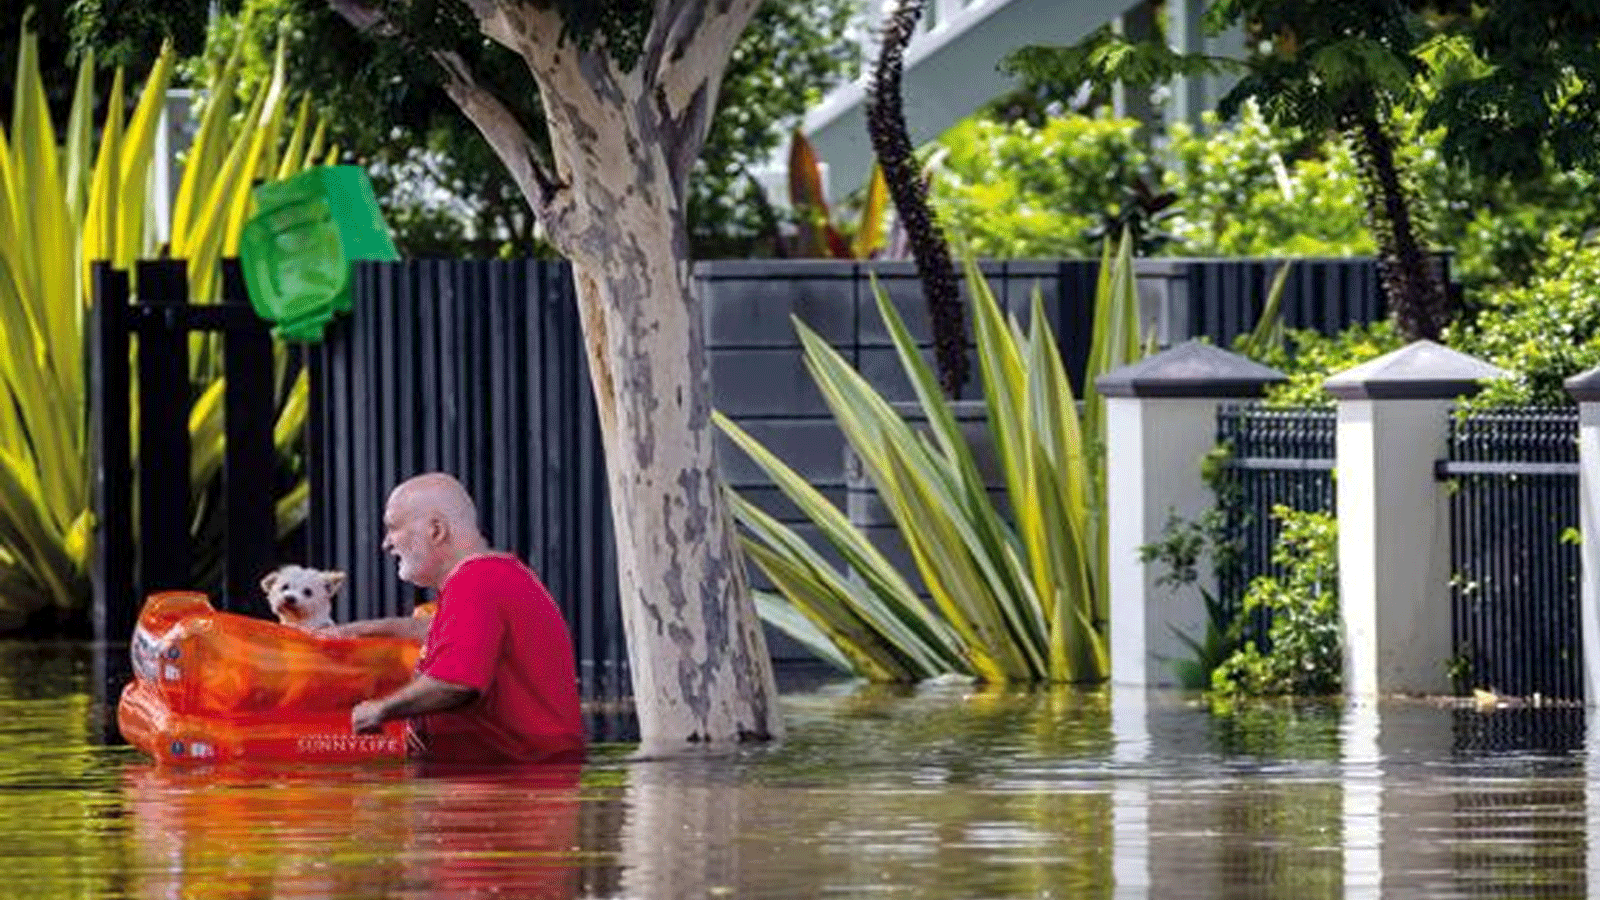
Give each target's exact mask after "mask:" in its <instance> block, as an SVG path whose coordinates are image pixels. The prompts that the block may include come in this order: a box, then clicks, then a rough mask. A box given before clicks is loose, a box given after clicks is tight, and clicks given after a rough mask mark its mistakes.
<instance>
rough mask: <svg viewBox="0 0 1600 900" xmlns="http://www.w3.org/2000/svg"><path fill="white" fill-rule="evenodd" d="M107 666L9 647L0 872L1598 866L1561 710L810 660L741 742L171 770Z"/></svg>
mask: <svg viewBox="0 0 1600 900" xmlns="http://www.w3.org/2000/svg"><path fill="white" fill-rule="evenodd" d="M99 677H100V674H99V673H98V672H97V671H96V668H95V665H94V664H93V660H92V658H91V657H90V656H89V655H88V654H87V653H86V652H85V648H81V647H75V646H70V645H67V646H53V647H41V646H8V645H0V854H3V855H4V856H5V857H6V858H8V859H12V860H20V861H25V863H24V864H19V865H16V866H15V867H14V868H15V869H16V871H14V872H11V873H8V877H5V878H0V896H7V897H8V896H17V897H23V896H26V897H75V898H79V897H81V898H118V900H121V898H183V897H195V898H200V897H205V898H211V897H228V898H232V897H239V898H289V897H294V898H380V897H381V898H389V897H393V898H433V897H440V898H443V897H472V896H488V895H491V894H493V895H495V896H501V897H536V898H545V897H560V898H608V897H627V898H655V897H722V896H726V897H762V898H768V897H779V898H781V897H821V896H839V897H862V896H887V897H918V898H924V897H925V898H934V900H939V898H952V900H953V898H972V897H985V898H988V897H995V898H1003V897H1029V898H1033V897H1050V896H1056V897H1088V898H1118V900H1121V898H1141V900H1142V898H1169V897H1228V898H1233V897H1254V898H1302V897H1341V896H1342V897H1351V898H1355V897H1375V896H1404V897H1427V898H1434V897H1438V898H1455V897H1533V896H1585V895H1587V893H1588V886H1589V883H1590V877H1589V870H1590V869H1591V868H1593V867H1596V866H1597V865H1600V862H1597V861H1600V843H1597V842H1600V740H1597V739H1596V738H1595V737H1594V735H1595V729H1594V728H1591V727H1589V725H1590V720H1589V717H1590V716H1591V715H1593V714H1594V713H1592V712H1591V711H1587V710H1580V709H1573V708H1557V709H1548V708H1546V709H1534V708H1523V709H1505V710H1497V711H1493V712H1488V713H1484V712H1480V711H1478V710H1475V709H1459V708H1453V707H1450V706H1447V705H1441V704H1433V703H1423V702H1398V701H1397V702H1386V703H1384V704H1382V705H1352V706H1348V707H1347V706H1344V705H1341V704H1327V703H1322V704H1297V705H1275V706H1266V707H1259V708H1250V709H1244V710H1240V711H1238V712H1236V713H1235V714H1233V715H1230V716H1218V715H1214V714H1213V713H1211V712H1210V711H1208V710H1207V709H1206V708H1205V707H1203V706H1201V705H1199V704H1197V703H1195V702H1193V700H1192V699H1191V698H1187V697H1183V696H1174V695H1164V694H1158V693H1145V692H1142V691H1139V692H1121V691H1112V690H1091V691H1082V690H1071V689H1058V690H1043V691H1029V690H1015V689H1011V690H977V689H973V688H970V687H964V686H960V685H946V686H936V687H927V688H923V689H920V690H895V689H885V688H880V687H873V686H866V685H861V684H857V683H851V682H840V681H828V682H826V683H822V684H813V685H809V686H807V687H806V688H805V689H804V690H800V691H796V692H792V693H788V694H786V695H785V697H784V700H783V703H784V710H785V715H786V716H787V718H788V720H789V726H790V727H789V732H790V735H791V738H790V740H789V741H788V742H787V743H786V744H785V745H783V746H780V747H774V748H766V749H761V750H752V751H749V752H745V753H741V754H738V755H735V756H732V757H719V758H697V759H684V760H675V761H657V762H635V761H630V760H628V759H627V756H626V751H627V749H628V748H627V747H626V746H620V745H612V746H602V747H600V748H599V749H598V751H597V753H596V754H595V755H594V757H593V758H592V759H591V760H590V762H589V763H588V764H586V765H585V766H583V767H582V768H581V769H567V770H548V769H546V770H535V771H533V772H522V773H506V772H496V773H493V774H488V773H483V772H460V771H457V772H443V773H441V772H421V771H415V770H411V769H407V768H404V767H399V766H394V767H371V768H343V769H339V768H319V769H311V768H293V767H279V768H269V769H258V770H247V769H238V768H235V769H227V770H215V771H190V770H158V769H156V768H153V767H152V766H151V765H150V764H149V763H148V762H146V761H144V760H143V759H141V758H139V757H138V755H137V754H135V753H133V752H132V751H130V750H128V749H126V748H119V747H109V748H108V747H104V746H101V745H99V744H97V742H96V736H95V729H96V725H95V722H96V721H97V719H96V715H97V707H96V705H95V694H96V690H97V688H96V680H97V679H98V678H99Z"/></svg>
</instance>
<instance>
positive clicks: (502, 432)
mask: <svg viewBox="0 0 1600 900" xmlns="http://www.w3.org/2000/svg"><path fill="white" fill-rule="evenodd" d="M353 292H354V293H355V295H356V296H355V302H354V303H353V304H352V309H351V314H350V315H349V316H347V317H340V318H338V319H336V320H335V321H334V322H333V323H332V324H331V325H330V327H329V329H328V335H327V340H326V341H324V342H323V343H321V344H317V345H313V346H312V347H311V348H310V349H309V350H308V354H307V357H308V364H309V367H310V372H311V379H312V390H311V397H312V409H311V413H310V417H309V423H308V424H309V430H310V435H309V438H308V454H307V455H308V460H307V464H308V477H309V478H310V480H311V514H310V521H309V523H308V525H309V540H308V544H309V547H308V550H309V556H310V561H311V562H312V563H313V564H315V565H319V566H327V567H331V568H339V569H343V570H344V571H345V572H346V573H347V574H348V576H349V581H348V582H347V585H346V590H345V591H343V592H341V597H340V601H339V603H340V606H339V609H338V610H336V617H338V618H341V619H349V618H365V617H370V616H382V615H403V614H406V613H408V612H409V611H410V610H411V608H412V607H413V605H414V603H415V599H416V598H415V597H414V594H413V591H412V589H411V588H410V587H409V586H407V585H402V584H401V583H400V582H399V580H398V578H397V577H396V575H395V571H394V566H393V565H392V564H391V563H390V562H389V561H387V560H386V559H385V558H384V556H383V554H382V553H381V551H380V549H379V542H380V541H381V540H382V517H383V505H384V502H385V498H386V497H387V495H388V492H389V490H390V489H391V488H392V487H393V486H394V485H395V484H397V483H398V482H399V481H401V480H403V479H404V478H406V477H409V476H411V475H415V474H417V473H419V472H423V471H429V470H435V469H442V470H445V471H448V472H451V473H453V474H455V475H456V476H457V477H459V478H460V479H461V481H462V482H463V483H464V484H465V485H466V486H467V488H468V489H469V490H470V491H471V492H472V494H473V496H474V497H475V498H476V499H477V502H478V509H479V514H480V518H481V521H482V524H483V526H484V528H485V531H486V532H487V534H488V535H489V537H490V540H491V541H492V542H493V543H494V544H495V545H496V546H497V547H500V548H502V549H506V550H509V551H512V552H514V553H517V554H518V555H519V556H521V557H522V558H523V559H525V560H527V561H528V563H529V564H530V565H532V566H533V568H534V569H535V570H537V571H538V572H539V574H540V576H541V577H542V578H543V579H544V581H545V583H546V585H547V586H548V587H549V588H550V593H551V595H552V596H553V597H554V598H555V599H556V602H557V603H558V604H560V605H561V608H562V611H563V613H564V614H565V616H566V619H567V622H568V624H569V626H570V627H571V630H572V637H573V643H574V645H575V649H576V650H577V655H578V665H579V669H580V671H579V676H580V680H581V681H582V686H583V691H584V695H585V696H586V697H589V698H591V699H600V698H613V697H622V696H626V695H627V694H628V693H629V692H630V688H629V686H628V685H629V677H628V669H627V652H626V646H625V644H624V640H623V634H622V619H621V608H620V602H619V600H618V596H617V585H616V562H615V554H614V551H613V546H612V535H611V523H610V503H609V500H608V492H607V488H606V476H605V457H604V450H603V447H602V444H601V438H600V427H599V420H598V418H597V416H596V414H595V409H594V399H593V395H592V393H591V387H590V384H589V376H588V366H587V362H586V360H585V357H584V348H583V342H582V336H581V333H580V329H579V326H578V320H577V316H578V307H577V303H576V302H575V301H574V300H573V296H572V278H571V274H570V269H569V268H568V267H567V266H566V265H565V264H564V263H553V262H540V261H536V260H515V261H493V260H481V261H479V260H475V261H459V260H456V261H452V260H426V261H408V262H400V263H362V264H359V265H357V266H356V267H355V272H354V280H353Z"/></svg>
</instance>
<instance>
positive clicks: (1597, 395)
mask: <svg viewBox="0 0 1600 900" xmlns="http://www.w3.org/2000/svg"><path fill="white" fill-rule="evenodd" d="M1562 384H1563V385H1565V386H1566V388H1567V393H1568V394H1571V395H1572V399H1574V400H1576V401H1578V402H1579V403H1593V402H1594V401H1596V400H1600V366H1595V367H1594V368H1592V369H1589V370H1588V371H1585V372H1579V373H1578V374H1576V375H1574V376H1572V377H1571V378H1568V379H1567V380H1566V381H1563V382H1562Z"/></svg>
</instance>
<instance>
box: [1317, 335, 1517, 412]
mask: <svg viewBox="0 0 1600 900" xmlns="http://www.w3.org/2000/svg"><path fill="white" fill-rule="evenodd" d="M1510 376H1511V373H1510V372H1507V371H1506V370H1505V369H1502V368H1500V367H1499V366H1495V365H1491V364H1489V363H1487V362H1484V361H1483V360H1481V359H1479V358H1477V357H1476V356H1468V355H1467V354H1465V353H1462V352H1461V351H1459V350H1451V349H1450V348H1449V347H1446V346H1444V345H1443V344H1437V343H1434V342H1433V341H1414V342H1412V343H1410V344H1407V345H1406V346H1404V347H1401V348H1400V349H1399V350H1395V351H1393V352H1392V353H1385V354H1384V355H1382V356H1380V357H1378V358H1377V359H1370V360H1367V361H1366V362H1364V363H1362V364H1361V365H1359V366H1356V367H1354V368H1350V369H1345V370H1344V371H1343V372H1340V373H1338V374H1337V375H1334V376H1333V377H1332V378H1329V379H1328V380H1327V381H1324V382H1323V383H1322V387H1323V389H1324V390H1326V391H1327V392H1328V393H1330V394H1332V395H1333V396H1334V397H1335V398H1336V399H1339V400H1453V399H1455V398H1457V397H1470V396H1472V395H1473V394H1476V393H1478V391H1480V390H1482V389H1483V383H1484V382H1485V381H1494V380H1497V379H1500V378H1509V377H1510Z"/></svg>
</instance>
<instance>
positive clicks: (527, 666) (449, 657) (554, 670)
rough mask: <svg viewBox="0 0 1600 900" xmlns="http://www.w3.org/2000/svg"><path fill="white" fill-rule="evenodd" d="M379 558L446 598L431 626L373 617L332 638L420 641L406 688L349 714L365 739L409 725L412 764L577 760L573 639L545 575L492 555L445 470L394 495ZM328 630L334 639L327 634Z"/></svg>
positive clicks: (580, 736) (579, 735)
mask: <svg viewBox="0 0 1600 900" xmlns="http://www.w3.org/2000/svg"><path fill="white" fill-rule="evenodd" d="M383 525H384V538H383V549H384V550H385V551H386V552H388V553H391V554H393V555H394V556H395V558H396V560H397V563H398V565H399V573H400V577H401V578H402V579H404V580H405V581H409V582H411V583H412V584H415V585H417V586H418V587H423V588H436V589H437V590H438V598H437V599H438V602H437V606H438V609H437V611H436V612H435V614H434V616H433V618H432V620H431V621H430V620H425V619H415V618H397V619H375V620H370V621H366V622H354V623H351V624H349V625H344V626H340V627H337V628H335V629H330V631H331V633H332V634H333V635H334V636H340V637H358V636H362V635H376V634H386V635H397V636H405V637H420V638H421V639H422V641H423V644H422V657H421V659H419V660H418V662H417V674H416V677H415V678H413V679H412V681H411V683H410V684H407V685H406V686H405V687H403V688H401V689H399V690H398V691H395V692H394V693H392V694H390V695H388V696H386V697H378V698H376V699H372V700H365V701H362V702H361V703H359V704H357V705H356V706H355V708H353V709H352V710H351V711H350V726H351V728H352V729H353V730H354V731H355V732H356V733H357V734H370V733H374V732H376V731H378V730H379V729H380V727H381V726H382V725H383V723H384V722H387V721H389V720H391V719H398V718H405V719H407V720H408V729H407V737H408V741H407V743H408V746H409V747H410V749H411V751H412V753H413V755H416V756H418V757H420V758H422V759H426V760H429V761H433V762H445V763H455V762H462V763H500V762H536V761H571V760H575V759H581V758H582V756H583V747H584V727H583V717H582V713H581V711H580V709H579V705H578V687H577V674H576V667H575V665H574V662H573V652H572V637H571V635H570V633H569V632H568V630H567V625H566V622H565V621H564V620H563V619H562V617H561V611H560V609H558V608H557V607H556V605H555V602H554V601H553V600H551V598H550V594H549V592H548V591H547V590H545V587H544V585H543V584H542V583H540V581H539V578H538V576H536V575H535V574H534V573H533V571H532V570H530V569H529V568H528V567H527V566H525V565H523V564H522V562H521V561H519V560H518V559H517V558H516V557H514V556H512V555H510V554H507V553H499V552H495V551H493V550H491V549H490V548H489V545H488V542H487V541H486V540H485V539H484V537H483V535H482V534H481V533H480V532H479V531H478V513H477V508H476V507H475V506H474V505H473V502H472V498H471V497H470V496H468V494H467V491H466V489H465V488H463V487H462V486H461V483H460V482H458V481H456V479H454V478H452V477H450V476H449V475H445V474H443V473H439V472H432V473H428V474H425V475H418V476H416V477H415V478H412V479H409V480H407V481H405V482H404V483H402V484H401V485H400V486H399V487H396V488H395V489H394V491H393V492H392V493H390V495H389V502H388V505H387V506H386V507H385V509H384V514H383ZM325 633H328V632H325Z"/></svg>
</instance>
